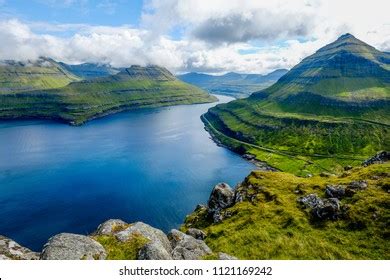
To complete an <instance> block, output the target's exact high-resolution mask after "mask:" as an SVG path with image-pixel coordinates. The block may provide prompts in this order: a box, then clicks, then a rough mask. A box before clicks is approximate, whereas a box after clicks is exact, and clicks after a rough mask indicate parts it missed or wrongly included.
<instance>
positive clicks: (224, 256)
mask: <svg viewBox="0 0 390 280" xmlns="http://www.w3.org/2000/svg"><path fill="white" fill-rule="evenodd" d="M218 260H238V259H237V258H236V257H233V256H231V255H228V254H225V253H218Z"/></svg>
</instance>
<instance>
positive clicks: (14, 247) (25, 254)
mask: <svg viewBox="0 0 390 280" xmlns="http://www.w3.org/2000/svg"><path fill="white" fill-rule="evenodd" d="M37 259H39V254H38V253H35V252H33V251H31V250H30V249H27V248H25V247H23V246H21V245H19V244H18V243H16V242H15V241H13V240H12V239H9V238H7V237H5V236H1V235H0V260H37Z"/></svg>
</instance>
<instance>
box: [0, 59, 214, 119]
mask: <svg viewBox="0 0 390 280" xmlns="http://www.w3.org/2000/svg"><path fill="white" fill-rule="evenodd" d="M215 100H216V98H215V97H213V96H210V95H208V94H207V93H205V92H204V91H202V90H200V89H199V88H196V87H194V86H191V85H189V84H186V83H184V82H181V81H179V80H177V79H176V78H175V77H174V76H173V75H172V74H171V73H170V72H169V71H168V70H166V69H164V68H161V67H157V66H149V67H139V66H132V67H131V68H127V69H125V70H122V71H121V72H120V73H118V74H116V75H112V76H108V77H100V78H95V79H89V80H84V81H80V82H73V83H70V84H68V85H67V86H64V87H61V88H52V89H46V90H35V91H28V92H23V93H8V94H6V93H3V94H1V95H0V118H3V119H12V118H48V119H55V120H60V121H64V122H68V123H71V124H75V125H79V124H82V123H84V122H85V121H87V120H89V119H92V118H95V117H98V116H102V115H105V114H109V113H113V112H118V111H123V110H128V109H135V108H144V107H159V106H168V105H177V104H194V103H206V102H213V101H215Z"/></svg>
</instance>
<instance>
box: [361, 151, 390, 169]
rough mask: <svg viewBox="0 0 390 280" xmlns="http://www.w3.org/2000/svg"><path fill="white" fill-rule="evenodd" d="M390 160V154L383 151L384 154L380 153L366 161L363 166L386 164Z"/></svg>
mask: <svg viewBox="0 0 390 280" xmlns="http://www.w3.org/2000/svg"><path fill="white" fill-rule="evenodd" d="M389 160H390V152H387V151H382V152H378V153H377V154H376V155H375V156H373V157H371V158H369V159H367V160H365V161H364V162H363V163H362V165H363V166H369V165H371V164H375V163H384V162H386V161H389Z"/></svg>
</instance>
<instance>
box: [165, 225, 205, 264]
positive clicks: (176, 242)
mask: <svg viewBox="0 0 390 280" xmlns="http://www.w3.org/2000/svg"><path fill="white" fill-rule="evenodd" d="M168 238H169V240H170V241H171V245H172V248H173V250H172V258H173V259H174V260H199V259H201V258H202V257H204V256H206V255H210V254H211V253H212V251H211V249H210V248H209V247H208V246H207V245H206V243H205V242H204V241H203V240H198V239H195V238H194V237H192V236H189V235H187V234H185V233H183V232H181V231H178V230H176V229H173V230H171V232H170V233H169V234H168Z"/></svg>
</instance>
